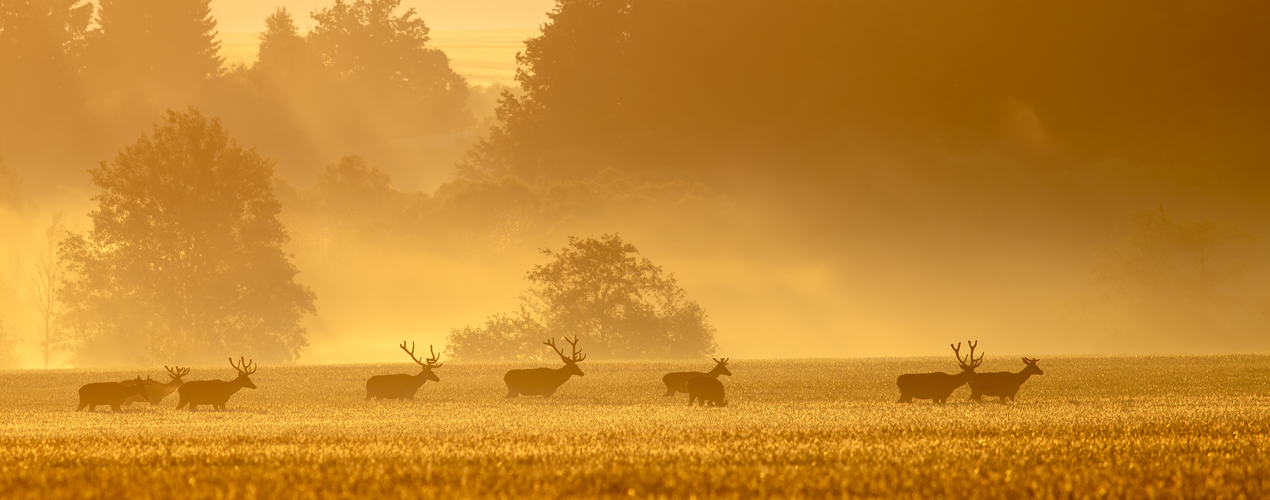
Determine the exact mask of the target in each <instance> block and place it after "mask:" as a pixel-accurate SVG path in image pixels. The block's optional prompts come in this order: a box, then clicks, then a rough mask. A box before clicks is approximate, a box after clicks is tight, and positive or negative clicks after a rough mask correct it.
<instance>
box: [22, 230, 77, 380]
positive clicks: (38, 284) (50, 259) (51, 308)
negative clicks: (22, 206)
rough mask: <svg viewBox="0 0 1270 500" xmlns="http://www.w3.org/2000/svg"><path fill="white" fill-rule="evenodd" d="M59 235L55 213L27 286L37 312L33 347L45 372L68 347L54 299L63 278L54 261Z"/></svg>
mask: <svg viewBox="0 0 1270 500" xmlns="http://www.w3.org/2000/svg"><path fill="white" fill-rule="evenodd" d="M63 232H65V228H64V227H63V225H62V214H60V213H59V214H56V215H54V216H53V220H52V221H51V222H49V225H48V226H47V227H45V228H44V240H43V241H42V242H41V246H40V250H39V255H38V256H37V258H36V261H35V276H34V277H32V278H31V283H32V284H33V285H35V308H36V309H38V310H39V312H40V324H39V328H40V332H39V342H38V343H37V344H36V345H37V347H38V348H39V351H40V356H41V357H42V358H43V359H44V369H45V370H47V369H48V368H49V362H50V361H52V360H53V358H54V357H56V356H57V355H58V354H63V353H66V352H70V349H71V347H72V346H71V338H70V337H69V336H68V335H66V330H65V329H64V328H63V325H62V321H61V320H62V303H61V301H60V300H59V299H58V294H60V293H61V291H62V287H63V286H64V279H65V277H66V268H65V267H63V266H62V265H61V263H60V262H58V260H57V243H58V241H59V238H58V237H59V236H60V235H61V234H62V233H63Z"/></svg>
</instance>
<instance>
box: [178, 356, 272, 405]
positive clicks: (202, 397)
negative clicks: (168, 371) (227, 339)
mask: <svg viewBox="0 0 1270 500" xmlns="http://www.w3.org/2000/svg"><path fill="white" fill-rule="evenodd" d="M229 366H232V367H234V370H236V371H237V372H238V378H235V379H234V380H231V381H229V382H226V381H224V380H195V381H193V382H186V383H185V385H182V386H181V387H180V388H178V389H177V390H176V391H177V392H178V393H180V394H181V401H180V403H177V405H176V409H178V410H179V409H181V408H184V407H185V405H190V411H194V410H195V409H196V408H198V406H199V405H212V408H215V409H217V410H224V409H225V402H226V401H229V397H230V396H233V395H234V393H235V392H238V390H239V389H242V388H244V387H246V388H248V389H255V388H256V384H253V383H252V382H251V379H250V378H248V376H249V375H251V374H253V373H256V366H255V365H254V364H252V362H251V361H243V358H241V357H240V358H238V363H237V364H235V363H234V358H229Z"/></svg>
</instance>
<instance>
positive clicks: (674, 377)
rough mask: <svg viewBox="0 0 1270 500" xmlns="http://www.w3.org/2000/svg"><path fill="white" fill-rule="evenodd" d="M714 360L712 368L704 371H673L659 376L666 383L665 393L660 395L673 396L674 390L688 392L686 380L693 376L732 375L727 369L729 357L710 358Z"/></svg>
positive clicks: (716, 377) (715, 377)
mask: <svg viewBox="0 0 1270 500" xmlns="http://www.w3.org/2000/svg"><path fill="white" fill-rule="evenodd" d="M710 359H713V360H714V362H715V365H714V369H713V370H710V371H708V372H706V373H702V372H674V373H667V374H666V375H665V376H664V377H662V378H661V381H662V383H664V384H666V393H665V394H662V396H674V395H675V393H676V392H688V387H687V384H688V381H689V380H692V378H693V377H710V378H713V379H716V380H718V378H719V375H727V376H729V377H731V376H732V372H730V371H728V359H730V358H723V359H718V358H710Z"/></svg>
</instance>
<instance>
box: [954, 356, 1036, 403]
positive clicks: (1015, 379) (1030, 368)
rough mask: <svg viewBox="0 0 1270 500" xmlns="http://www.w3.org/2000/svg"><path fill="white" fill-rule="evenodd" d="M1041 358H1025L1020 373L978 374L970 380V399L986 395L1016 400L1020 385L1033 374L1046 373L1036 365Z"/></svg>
mask: <svg viewBox="0 0 1270 500" xmlns="http://www.w3.org/2000/svg"><path fill="white" fill-rule="evenodd" d="M1039 361H1040V360H1039V359H1035V358H1023V364H1024V365H1026V366H1024V367H1023V370H1021V371H1019V372H1018V373H1012V372H992V373H979V374H976V375H975V377H974V379H973V380H971V381H970V399H971V400H973V401H979V400H980V399H982V398H983V397H984V396H997V397H1000V398H1001V399H1000V401H1001V402H1002V403H1004V402H1005V400H1006V398H1009V399H1010V401H1014V396H1015V395H1017V394H1018V393H1019V387H1020V386H1022V385H1023V383H1024V382H1027V379H1028V378H1030V377H1031V376H1032V375H1044V374H1045V372H1043V371H1041V367H1039V366H1036V363H1037V362H1039Z"/></svg>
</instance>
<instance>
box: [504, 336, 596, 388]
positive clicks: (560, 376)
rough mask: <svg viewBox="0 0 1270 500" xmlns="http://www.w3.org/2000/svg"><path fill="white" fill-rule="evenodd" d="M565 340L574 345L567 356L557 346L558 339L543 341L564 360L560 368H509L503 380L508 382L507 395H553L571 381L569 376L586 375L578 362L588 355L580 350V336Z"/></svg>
mask: <svg viewBox="0 0 1270 500" xmlns="http://www.w3.org/2000/svg"><path fill="white" fill-rule="evenodd" d="M564 341H565V342H568V343H569V345H571V346H573V354H572V355H570V356H565V355H564V351H563V350H561V349H559V348H557V347H556V339H555V337H552V338H551V340H548V341H546V342H543V344H546V345H548V346H550V347H551V350H553V351H556V354H559V355H560V360H561V361H564V366H562V367H560V368H554V369H552V368H532V369H528V370H508V371H507V374H506V375H503V382H505V383H506V384H507V397H509V398H514V397H516V396H519V395H521V394H524V395H526V396H545V397H551V395H552V394H555V393H556V389H559V388H560V386H561V385H564V383H565V382H568V381H569V377H572V376H574V375H577V376H579V377H583V376H586V374H585V373H582V369H580V368H578V362H579V361H582V360H584V359H586V355H585V354H582V353H580V352H578V338H577V337H574V338H573V340H569V337H565V338H564Z"/></svg>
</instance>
